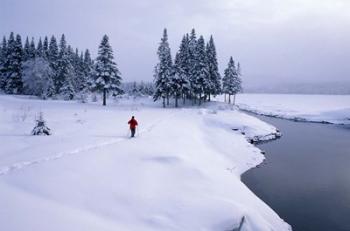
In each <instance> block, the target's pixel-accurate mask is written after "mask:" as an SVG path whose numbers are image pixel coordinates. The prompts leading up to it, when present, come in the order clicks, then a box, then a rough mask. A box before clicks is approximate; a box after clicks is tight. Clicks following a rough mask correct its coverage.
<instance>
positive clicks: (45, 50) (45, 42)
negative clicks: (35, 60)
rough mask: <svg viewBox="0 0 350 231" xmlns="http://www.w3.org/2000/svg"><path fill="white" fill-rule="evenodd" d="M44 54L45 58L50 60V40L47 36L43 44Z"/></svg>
mask: <svg viewBox="0 0 350 231" xmlns="http://www.w3.org/2000/svg"><path fill="white" fill-rule="evenodd" d="M43 52H44V54H43V55H44V58H45V59H48V57H49V40H48V38H47V36H45V38H44V42H43Z"/></svg>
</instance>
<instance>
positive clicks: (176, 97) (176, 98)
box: [175, 95, 179, 107]
mask: <svg viewBox="0 0 350 231" xmlns="http://www.w3.org/2000/svg"><path fill="white" fill-rule="evenodd" d="M178 98H179V97H178V96H177V95H176V96H175V107H177V101H178Z"/></svg>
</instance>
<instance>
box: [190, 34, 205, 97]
mask: <svg viewBox="0 0 350 231" xmlns="http://www.w3.org/2000/svg"><path fill="white" fill-rule="evenodd" d="M195 61H196V62H195V66H194V72H193V74H194V85H193V91H194V93H195V94H196V95H197V96H198V98H199V104H201V102H202V96H203V94H204V93H206V92H208V89H209V71H208V61H207V55H206V52H205V42H204V38H203V36H200V37H199V39H198V41H197V44H196V50H195Z"/></svg>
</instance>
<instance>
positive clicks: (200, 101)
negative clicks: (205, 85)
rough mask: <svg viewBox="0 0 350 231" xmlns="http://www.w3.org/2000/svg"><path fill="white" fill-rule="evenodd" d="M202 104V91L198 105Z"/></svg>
mask: <svg viewBox="0 0 350 231" xmlns="http://www.w3.org/2000/svg"><path fill="white" fill-rule="evenodd" d="M201 104H202V93H199V102H198V105H201Z"/></svg>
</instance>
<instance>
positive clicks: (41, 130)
mask: <svg viewBox="0 0 350 231" xmlns="http://www.w3.org/2000/svg"><path fill="white" fill-rule="evenodd" d="M32 135H33V136H39V135H47V136H49V135H51V130H50V128H48V127H47V126H46V121H45V120H44V116H43V113H42V112H40V114H39V117H38V118H37V119H36V125H35V127H34V128H33V130H32Z"/></svg>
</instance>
